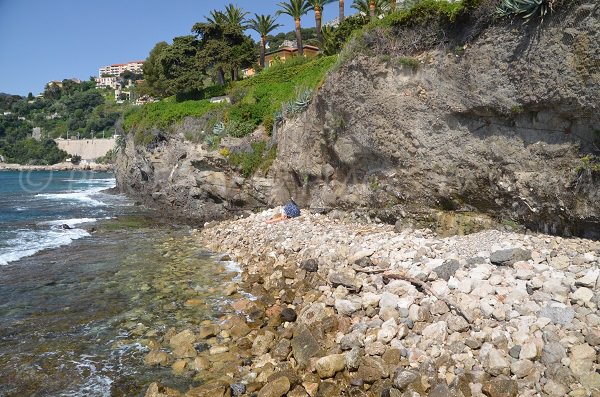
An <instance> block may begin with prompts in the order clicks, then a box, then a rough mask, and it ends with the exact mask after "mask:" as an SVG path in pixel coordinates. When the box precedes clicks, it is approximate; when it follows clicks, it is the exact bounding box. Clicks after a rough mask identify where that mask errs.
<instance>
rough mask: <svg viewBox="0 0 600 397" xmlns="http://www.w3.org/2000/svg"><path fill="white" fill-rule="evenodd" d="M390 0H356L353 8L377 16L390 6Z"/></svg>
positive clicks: (373, 16) (372, 16) (364, 13)
mask: <svg viewBox="0 0 600 397" xmlns="http://www.w3.org/2000/svg"><path fill="white" fill-rule="evenodd" d="M388 1H389V0H354V2H353V3H352V8H354V9H355V10H358V12H359V13H361V14H363V15H370V16H371V18H375V17H376V16H378V15H381V14H383V13H384V11H385V9H386V8H387V7H388Z"/></svg>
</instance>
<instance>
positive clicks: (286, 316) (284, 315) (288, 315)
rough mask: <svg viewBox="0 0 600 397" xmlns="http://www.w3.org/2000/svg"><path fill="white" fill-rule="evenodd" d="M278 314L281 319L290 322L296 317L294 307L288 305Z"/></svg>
mask: <svg viewBox="0 0 600 397" xmlns="http://www.w3.org/2000/svg"><path fill="white" fill-rule="evenodd" d="M280 316H281V320H283V321H287V322H290V323H291V322H294V321H296V318H297V317H298V316H297V315H296V311H295V310H294V309H291V308H289V307H286V308H285V309H283V310H282V311H281V314H280Z"/></svg>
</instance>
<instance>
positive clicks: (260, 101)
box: [225, 56, 335, 129]
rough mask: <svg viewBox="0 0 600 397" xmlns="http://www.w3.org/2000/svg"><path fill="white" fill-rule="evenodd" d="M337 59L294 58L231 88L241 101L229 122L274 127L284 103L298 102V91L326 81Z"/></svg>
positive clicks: (231, 111)
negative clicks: (325, 78) (276, 115)
mask: <svg viewBox="0 0 600 397" xmlns="http://www.w3.org/2000/svg"><path fill="white" fill-rule="evenodd" d="M334 62H335V56H330V57H322V58H318V59H313V60H307V59H305V58H294V59H292V60H290V61H287V62H286V63H282V64H280V65H275V66H272V67H270V68H268V69H265V70H264V71H263V72H262V73H260V74H259V75H257V76H255V77H253V78H251V79H246V80H244V81H241V82H238V83H235V84H233V85H232V87H231V90H230V95H231V96H232V97H233V98H239V99H240V100H239V101H238V102H236V103H235V104H233V105H232V106H231V107H230V108H229V109H228V110H227V111H226V112H225V118H226V119H227V121H229V122H231V121H235V122H250V123H253V124H254V125H255V126H257V125H259V124H260V123H264V124H265V125H266V126H265V128H268V127H269V126H270V127H269V129H271V128H272V125H273V117H274V115H275V113H277V112H278V111H279V110H280V109H281V107H282V105H283V104H285V103H287V102H289V101H292V100H295V99H296V98H297V97H298V95H299V92H300V93H303V92H304V91H305V90H313V89H315V88H317V87H318V86H319V85H320V84H321V83H322V81H323V79H324V77H325V74H326V72H327V71H328V70H329V69H330V68H331V66H332V65H333V63H334Z"/></svg>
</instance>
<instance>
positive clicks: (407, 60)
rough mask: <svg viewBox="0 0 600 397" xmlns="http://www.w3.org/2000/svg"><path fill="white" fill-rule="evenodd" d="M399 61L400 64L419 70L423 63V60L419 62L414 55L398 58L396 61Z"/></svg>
mask: <svg viewBox="0 0 600 397" xmlns="http://www.w3.org/2000/svg"><path fill="white" fill-rule="evenodd" d="M396 62H397V63H398V65H400V66H407V67H409V68H410V69H412V70H413V71H414V70H417V69H418V68H419V66H420V65H421V62H419V60H418V59H417V58H413V57H400V58H398V60H397V61H396Z"/></svg>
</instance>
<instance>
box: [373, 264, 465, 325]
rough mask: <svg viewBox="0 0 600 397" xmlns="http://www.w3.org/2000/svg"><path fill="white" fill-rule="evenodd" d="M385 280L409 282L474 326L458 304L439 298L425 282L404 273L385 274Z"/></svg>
mask: <svg viewBox="0 0 600 397" xmlns="http://www.w3.org/2000/svg"><path fill="white" fill-rule="evenodd" d="M383 278H384V280H385V279H386V278H387V279H394V280H404V281H408V282H409V283H411V284H413V285H414V286H416V287H419V288H421V289H422V290H423V291H425V292H426V293H428V294H429V295H432V296H435V297H436V298H437V299H439V300H441V301H443V302H445V303H446V304H447V305H448V307H450V308H451V309H454V311H455V312H456V313H457V314H458V315H459V316H461V317H462V318H464V319H465V320H467V322H468V323H469V324H471V325H472V324H473V320H472V319H471V317H470V316H469V315H468V314H466V313H465V312H464V311H463V310H462V309H461V308H460V306H458V304H456V302H454V301H452V300H450V299H448V298H445V297H443V296H439V295H438V294H436V293H435V292H434V291H433V290H432V289H431V287H430V286H429V285H427V284H426V283H425V282H423V281H421V280H419V279H416V278H414V277H410V276H407V275H406V274H402V273H384V274H383Z"/></svg>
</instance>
